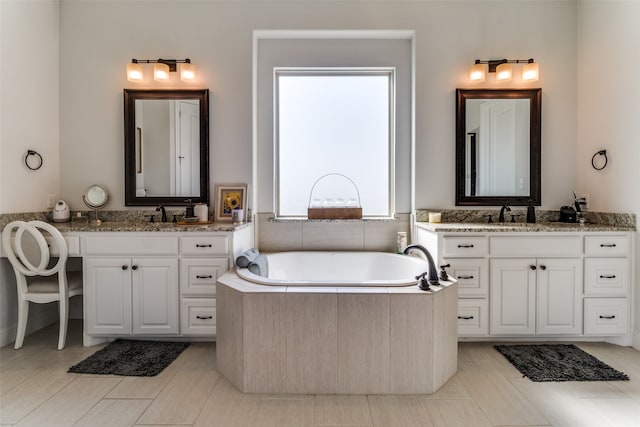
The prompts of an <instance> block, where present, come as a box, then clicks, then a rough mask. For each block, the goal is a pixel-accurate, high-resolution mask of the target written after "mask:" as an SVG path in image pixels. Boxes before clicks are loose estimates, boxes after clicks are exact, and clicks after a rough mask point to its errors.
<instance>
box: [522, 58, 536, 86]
mask: <svg viewBox="0 0 640 427" xmlns="http://www.w3.org/2000/svg"><path fill="white" fill-rule="evenodd" d="M539 71H540V68H539V67H538V64H537V63H535V62H529V63H527V64H525V66H524V67H523V68H522V80H524V81H528V82H533V81H536V80H538V78H539Z"/></svg>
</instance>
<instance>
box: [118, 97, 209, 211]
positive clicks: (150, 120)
mask: <svg viewBox="0 0 640 427" xmlns="http://www.w3.org/2000/svg"><path fill="white" fill-rule="evenodd" d="M124 146H125V155H124V162H125V203H124V204H125V206H157V205H166V206H186V205H188V204H189V203H207V204H208V203H209V90H208V89H198V90H142V89H141V90H138V89H125V90H124Z"/></svg>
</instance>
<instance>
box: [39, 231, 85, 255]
mask: <svg viewBox="0 0 640 427" xmlns="http://www.w3.org/2000/svg"><path fill="white" fill-rule="evenodd" d="M45 240H46V241H47V244H48V245H49V250H50V252H51V255H52V256H58V255H60V251H59V250H58V245H56V244H55V240H54V239H53V237H51V236H45ZM64 240H65V241H66V242H67V249H68V251H69V256H79V255H80V236H64Z"/></svg>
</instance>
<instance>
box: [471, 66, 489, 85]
mask: <svg viewBox="0 0 640 427" xmlns="http://www.w3.org/2000/svg"><path fill="white" fill-rule="evenodd" d="M484 69H485V65H484V64H473V65H472V66H471V68H470V69H469V80H471V81H472V82H483V81H484V76H485V74H484Z"/></svg>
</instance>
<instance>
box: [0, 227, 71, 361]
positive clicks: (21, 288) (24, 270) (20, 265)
mask: <svg viewBox="0 0 640 427" xmlns="http://www.w3.org/2000/svg"><path fill="white" fill-rule="evenodd" d="M43 230H44V231H45V232H46V233H48V234H49V235H50V236H51V237H52V239H53V241H52V244H55V246H56V247H57V249H58V252H59V254H58V259H57V262H55V264H53V265H52V266H51V267H49V264H51V262H50V261H51V251H50V249H49V245H48V242H47V240H46V239H45V235H44V234H43V232H42V231H43ZM25 233H27V234H29V235H31V237H32V239H29V238H28V237H27V236H26V235H25ZM25 237H26V239H25ZM30 240H31V242H29V241H30ZM33 240H35V242H36V245H33V244H32V243H33V242H32V241H33ZM30 243H31V244H30ZM2 245H3V248H4V251H5V253H6V256H7V258H8V259H9V262H10V263H11V265H12V266H13V271H14V272H15V274H16V284H17V287H18V328H17V332H16V342H15V346H14V348H15V349H19V348H21V347H22V342H23V341H24V335H25V332H26V329H27V318H28V317H29V302H34V303H38V304H43V303H49V302H53V301H58V308H59V312H60V333H59V336H58V350H62V349H63V348H64V344H65V341H66V338H67V320H68V317H69V298H71V297H72V296H75V295H81V294H82V272H81V271H74V272H69V273H67V258H68V255H69V249H68V248H67V242H66V241H65V239H64V237H63V236H62V234H61V233H60V231H58V230H57V229H56V228H55V227H53V226H52V225H51V224H47V223H46V222H43V221H29V222H25V221H13V222H11V223H9V224H7V226H6V227H5V228H4V230H3V232H2ZM32 260H35V261H36V263H35V264H34V263H32ZM56 275H57V277H56Z"/></svg>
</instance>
